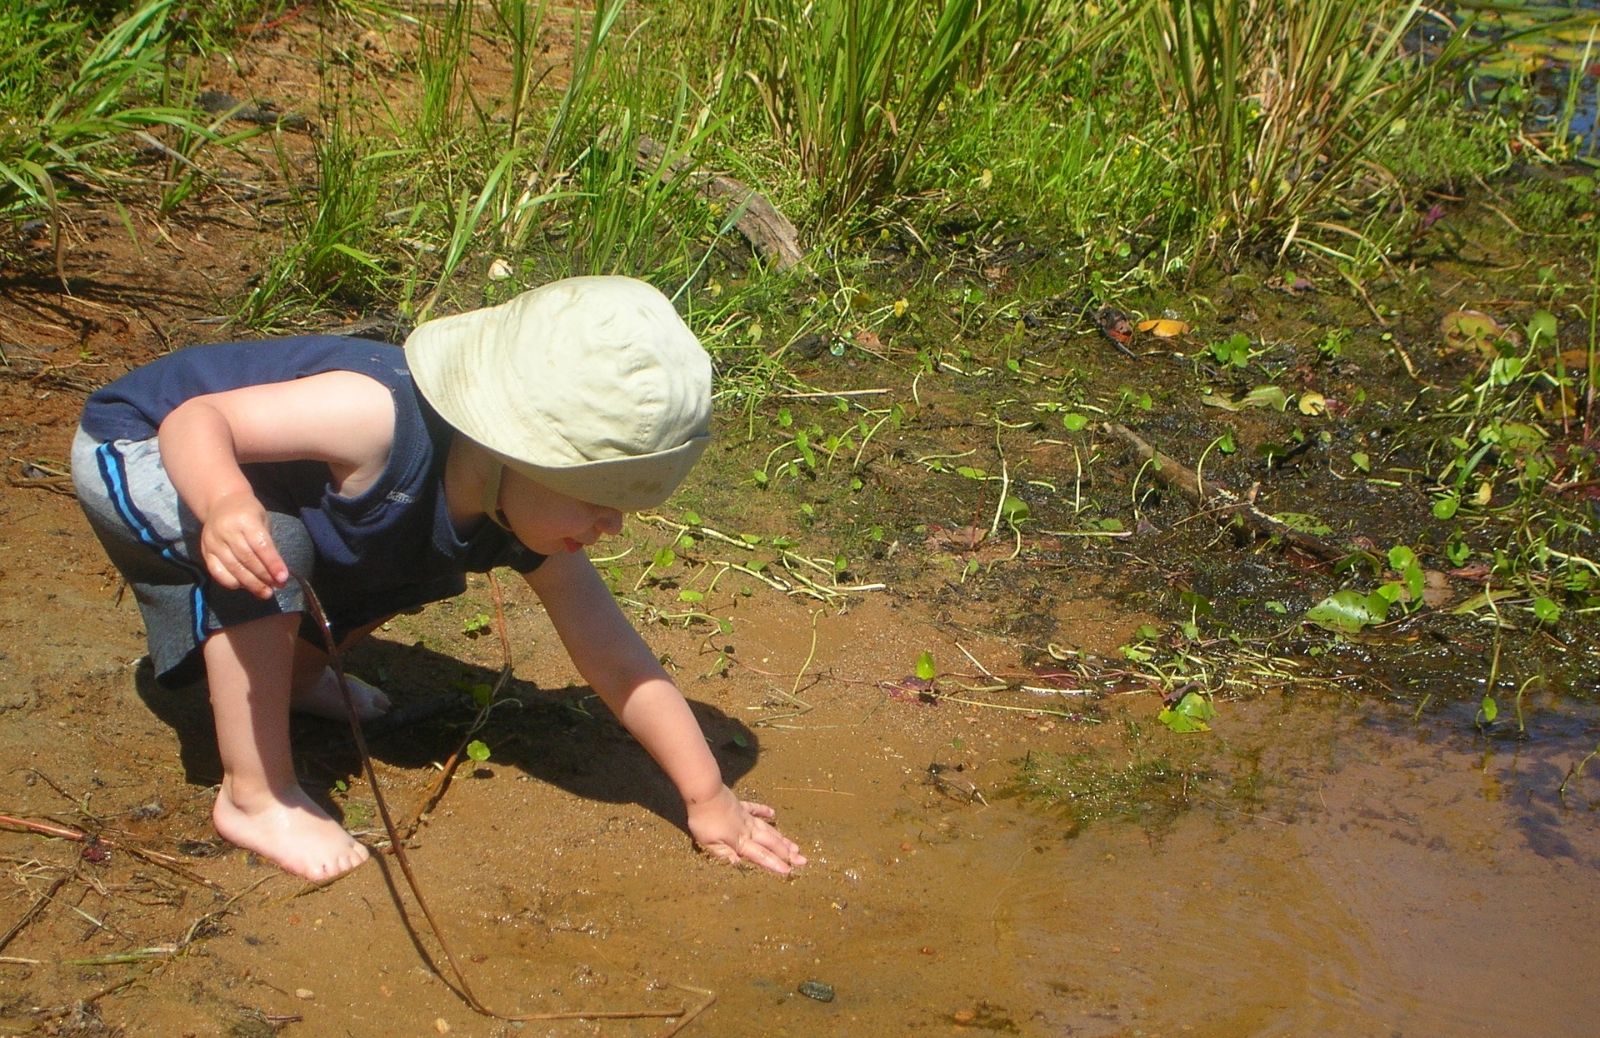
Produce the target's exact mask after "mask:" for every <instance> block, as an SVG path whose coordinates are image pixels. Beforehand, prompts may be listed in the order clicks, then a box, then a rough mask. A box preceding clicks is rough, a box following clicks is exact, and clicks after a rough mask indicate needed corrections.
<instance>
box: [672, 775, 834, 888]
mask: <svg viewBox="0 0 1600 1038" xmlns="http://www.w3.org/2000/svg"><path fill="white" fill-rule="evenodd" d="M775 816H776V812H775V811H773V810H772V808H770V807H768V806H767V805H765V804H755V803H751V802H750V801H748V800H740V799H739V798H738V797H736V796H734V795H733V791H732V790H730V789H729V788H728V787H727V786H723V787H722V792H720V793H718V794H717V795H716V796H715V797H713V798H712V799H710V800H705V801H701V802H700V803H698V804H690V805H689V835H691V836H693V837H694V842H695V843H697V844H699V845H700V849H701V850H703V851H705V852H706V853H707V854H710V855H712V856H713V857H717V858H721V859H722V860H723V861H726V862H729V863H730V864H734V865H737V864H739V863H740V862H746V861H747V862H752V863H753V864H756V865H760V866H761V867H762V868H764V869H768V870H770V871H772V872H776V873H778V874H779V875H783V876H786V875H788V874H789V870H790V869H792V868H794V867H796V866H799V865H804V864H805V863H806V856H805V855H804V854H801V853H800V847H799V845H798V844H796V843H795V842H794V841H793V840H791V839H789V838H788V837H786V836H784V835H783V834H782V833H780V832H779V831H778V830H777V827H775V826H774V825H772V824H771V820H772V818H774V817H775Z"/></svg>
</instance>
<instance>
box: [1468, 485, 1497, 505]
mask: <svg viewBox="0 0 1600 1038" xmlns="http://www.w3.org/2000/svg"><path fill="white" fill-rule="evenodd" d="M1493 496H1494V484H1493V483H1490V482H1489V481H1488V480H1484V481H1483V482H1482V483H1479V484H1478V492H1477V493H1475V494H1473V495H1472V503H1473V504H1475V505H1477V506H1478V507H1479V508H1483V507H1484V506H1485V505H1487V504H1488V503H1489V499H1490V498H1491V497H1493Z"/></svg>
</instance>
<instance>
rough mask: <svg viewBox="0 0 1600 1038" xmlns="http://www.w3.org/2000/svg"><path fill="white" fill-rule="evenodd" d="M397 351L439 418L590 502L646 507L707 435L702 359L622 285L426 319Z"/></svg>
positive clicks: (539, 294) (666, 310)
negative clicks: (403, 351) (404, 357)
mask: <svg viewBox="0 0 1600 1038" xmlns="http://www.w3.org/2000/svg"><path fill="white" fill-rule="evenodd" d="M405 348H406V355H407V361H408V363H409V365H410V367H411V374H412V377H413V378H414V379H415V380H416V383H417V388H418V389H420V390H421V391H422V395H423V396H424V397H426V398H427V400H428V402H429V403H430V404H432V405H433V407H434V409H435V410H437V411H438V412H439V414H440V416H442V417H443V418H444V419H445V421H447V422H449V423H450V424H451V425H453V426H455V428H456V429H458V430H459V431H460V432H462V433H464V434H466V435H467V436H470V437H471V438H472V439H473V440H475V441H477V442H478V443H480V444H482V445H483V446H484V447H486V448H488V449H489V450H490V451H491V452H492V453H494V454H495V455H497V456H498V457H499V458H500V460H501V461H502V462H504V463H505V465H507V466H508V467H510V468H511V469H512V470H513V471H516V472H520V473H522V474H523V475H525V476H527V477H528V478H529V479H532V480H534V481H535V482H538V483H541V484H543V485H544V486H547V487H549V488H550V489H552V490H556V491H558V492H560V493H563V494H566V495H568V496H569V497H574V498H577V499H578V500H580V501H587V502H588V503H590V504H595V505H605V506H608V507H611V508H616V509H620V510H621V511H624V512H631V511H636V510H638V509H641V508H654V507H655V506H657V505H659V504H661V503H662V502H663V501H665V500H666V499H667V497H668V495H670V494H671V493H672V491H673V490H674V489H675V488H676V487H677V486H678V484H679V483H680V482H682V481H683V477H684V476H685V475H687V474H688V472H689V469H690V468H691V467H693V465H694V463H695V461H696V460H698V459H699V457H700V454H701V452H702V451H704V450H705V448H706V444H707V443H709V442H710V439H711V424H710V423H711V359H710V357H708V356H707V355H706V351H705V348H704V347H702V346H701V345H700V342H699V340H697V339H696V338H695V337H694V333H693V332H691V331H689V328H688V326H687V325H685V324H684V323H683V319H682V318H680V317H679V316H678V313H677V311H676V310H674V309H673V308H672V303H671V302H669V301H668V300H667V298H666V296H664V295H662V294H661V293H660V292H659V291H657V290H656V289H655V288H653V287H651V286H650V285H647V284H645V283H644V282H643V281H637V280H635V279H633V278H627V277H615V276H607V277H576V278H567V279H566V280H563V281H554V282H551V283H550V284H548V285H544V286H542V287H539V288H535V289H532V290H531V291H528V292H524V293H523V294H522V295H519V296H517V297H516V298H515V299H512V300H510V301H509V302H506V303H501V304H500V305H498V306H491V307H485V308H483V309H481V310H472V311H469V312H467V313H464V314H457V315H455V316H453V317H441V318H439V319H437V320H433V321H428V322H427V323H425V324H423V325H421V326H419V327H418V328H417V329H416V331H414V332H412V333H411V335H410V337H409V338H407V339H406V347H405ZM495 482H496V483H498V476H496V478H495ZM490 513H491V514H493V509H492V508H491V509H490Z"/></svg>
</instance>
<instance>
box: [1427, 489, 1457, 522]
mask: <svg viewBox="0 0 1600 1038" xmlns="http://www.w3.org/2000/svg"><path fill="white" fill-rule="evenodd" d="M1460 508H1461V499H1460V498H1459V497H1457V496H1456V495H1454V494H1447V495H1445V496H1444V497H1441V498H1438V499H1437V500H1435V501H1434V502H1433V517H1434V518H1435V519H1449V518H1451V517H1453V516H1454V515H1455V514H1456V512H1457V511H1458V510H1459V509H1460Z"/></svg>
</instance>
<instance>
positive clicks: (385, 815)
mask: <svg viewBox="0 0 1600 1038" xmlns="http://www.w3.org/2000/svg"><path fill="white" fill-rule="evenodd" d="M295 580H297V581H299V583H300V588H301V590H302V591H303V592H304V593H305V602H306V608H307V609H308V610H310V612H311V616H312V618H313V619H314V620H316V622H317V626H318V628H319V629H320V630H321V631H322V637H323V642H324V644H325V645H326V646H327V650H328V663H329V665H330V666H332V667H333V674H334V677H336V678H337V679H338V681H339V691H340V692H341V693H342V694H343V696H344V706H345V713H346V715H347V716H348V717H349V720H350V734H351V736H352V737H353V738H354V739H355V744H356V752H357V754H358V755H359V756H360V757H361V770H362V772H363V773H364V774H365V775H366V777H367V784H368V785H369V786H371V787H372V799H373V802H374V803H375V804H376V805H377V807H378V817H380V818H382V819H383V828H384V831H385V832H387V833H388V834H389V843H390V846H391V849H392V851H393V853H394V859H395V861H396V862H397V863H398V864H399V866H400V871H401V873H402V874H404V876H405V878H406V886H407V887H408V888H410V890H411V897H412V898H413V899H414V900H415V901H416V903H417V908H418V909H419V910H420V911H421V912H422V917H423V918H424V919H426V920H427V922H428V929H429V930H430V931H431V932H432V933H433V938H434V940H436V941H438V942H439V949H440V950H441V951H443V952H444V957H445V961H446V962H448V963H449V964H450V971H451V973H452V974H454V977H455V990H456V991H457V993H458V994H459V995H460V996H461V998H462V1000H463V1001H464V1002H466V1004H467V1005H468V1006H469V1007H471V1008H472V1009H473V1011H475V1012H478V1013H481V1014H483V1015H484V1016H489V1017H493V1018H495V1019H496V1020H509V1021H513V1022H515V1021H543V1020H645V1019H662V1018H668V1017H683V1018H686V1019H692V1018H693V1016H694V1015H695V1014H698V1013H699V1012H700V1011H701V1010H703V1009H704V1008H705V1006H706V1005H710V1004H711V1003H710V1002H707V1003H705V1005H702V1006H701V1007H700V1008H699V1009H696V1010H695V1011H694V1013H690V1012H689V1011H688V1010H686V1009H683V1008H681V1007H680V1008H678V1009H623V1010H594V1011H585V1010H561V1011H557V1012H550V1013H501V1012H497V1011H496V1010H493V1009H490V1008H489V1007H488V1006H487V1005H485V1004H484V1003H483V1001H482V1000H481V999H479V998H478V996H477V993H476V992H474V991H473V989H472V985H471V983H470V982H469V981H468V980H467V974H466V971H465V970H463V969H462V968H461V962H460V960H459V959H457V958H456V954H455V951H454V950H453V949H452V948H451V947H450V942H449V941H447V940H446V939H445V936H444V928H443V927H441V926H440V925H439V921H438V920H437V919H435V918H434V917H433V910H432V909H431V908H429V907H428V901H427V899H426V898H425V897H423V894H422V885H421V884H420V883H419V882H418V881H417V877H416V873H414V872H412V871H411V860H410V857H409V856H408V855H407V854H406V849H405V844H404V842H403V841H402V840H401V839H400V834H399V832H398V830H397V829H396V828H395V824H394V817H393V816H392V815H391V814H390V813H389V802H388V800H387V799H386V798H385V797H384V795H383V789H382V787H380V786H379V785H378V773H377V771H376V770H375V769H374V768H373V766H372V755H371V754H370V753H368V752H367V740H366V736H365V735H363V734H362V731H361V718H360V716H359V715H358V714H357V713H356V701H355V696H354V694H353V693H351V691H350V683H349V681H348V680H346V678H345V673H344V660H343V658H342V657H341V656H340V654H339V646H338V643H337V642H336V641H335V640H334V637H333V628H332V626H331V625H330V624H329V623H328V614H327V613H326V612H324V611H323V609H322V603H321V601H319V600H318V598H317V593H316V592H315V591H313V590H312V588H311V582H310V581H308V580H306V579H305V578H304V577H302V576H300V575H299V574H295ZM496 596H497V597H496V606H497V607H498V605H499V598H498V591H497V592H496ZM500 619H501V621H502V623H501V646H502V647H503V648H504V649H505V651H506V655H507V663H506V666H507V669H508V670H509V668H510V653H511V647H510V641H509V639H507V638H506V636H505V624H504V619H505V618H504V615H503V614H502V615H501V617H500ZM396 907H399V908H400V909H401V911H400V920H401V923H402V924H403V925H404V926H405V927H406V928H407V929H408V930H410V929H411V923H410V921H409V919H408V918H407V917H406V914H405V911H404V908H403V906H398V905H397V906H396ZM413 936H415V934H413ZM691 990H698V989H691ZM714 997H715V996H713V998H714ZM682 1023H683V1021H681V1020H680V1025H679V1027H678V1028H675V1029H674V1031H673V1032H669V1033H676V1031H677V1030H679V1029H681V1025H682Z"/></svg>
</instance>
